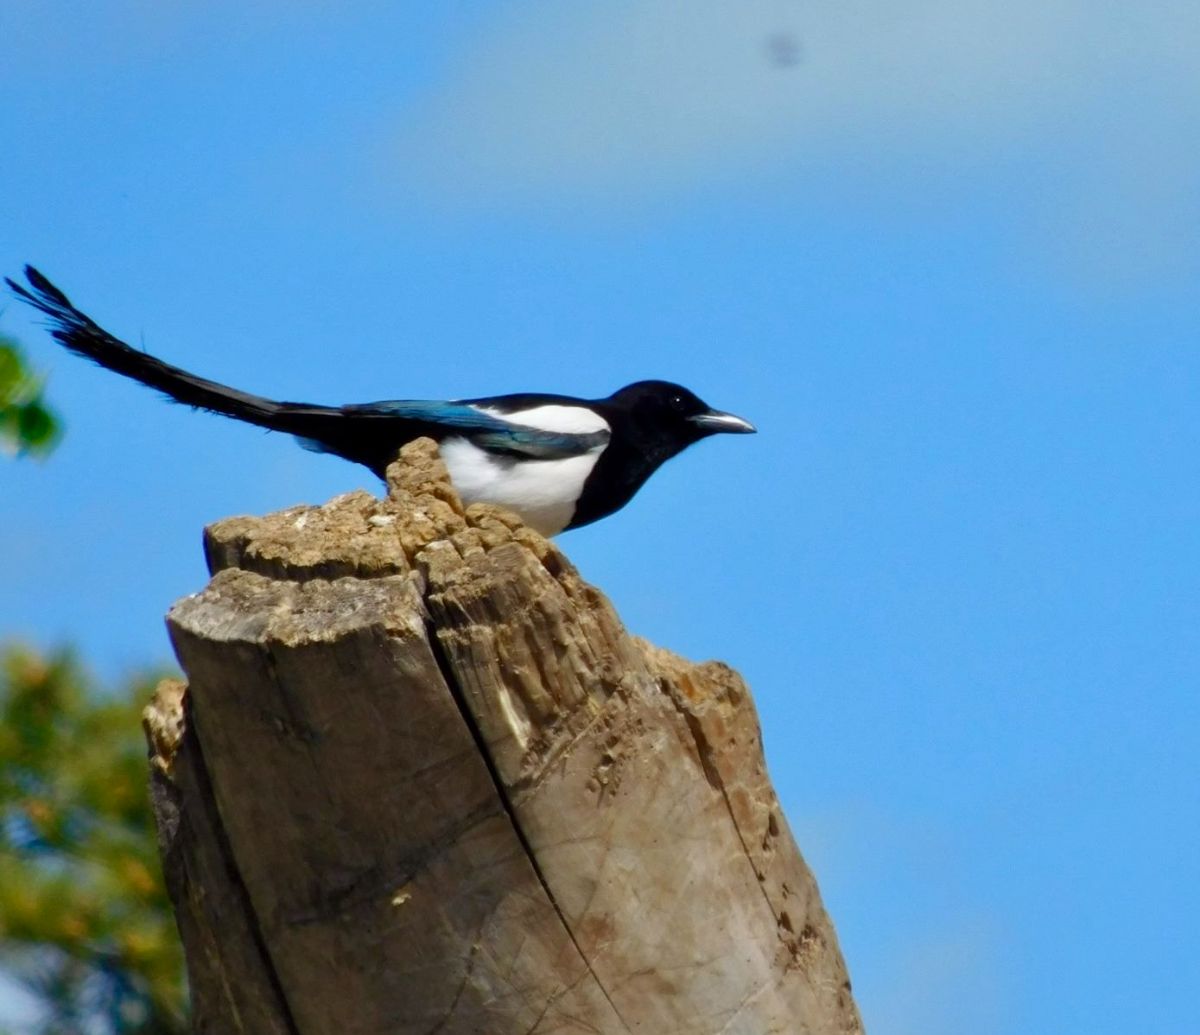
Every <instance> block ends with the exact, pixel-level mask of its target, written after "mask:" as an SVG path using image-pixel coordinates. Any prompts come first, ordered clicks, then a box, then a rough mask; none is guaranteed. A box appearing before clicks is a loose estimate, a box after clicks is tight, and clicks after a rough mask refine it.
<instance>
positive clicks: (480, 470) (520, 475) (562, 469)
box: [440, 425, 607, 536]
mask: <svg viewBox="0 0 1200 1035" xmlns="http://www.w3.org/2000/svg"><path fill="white" fill-rule="evenodd" d="M606 427H607V425H606ZM440 451H441V454H442V460H443V461H444V462H445V464H446V470H447V471H449V472H450V480H451V481H452V482H453V483H454V487H455V489H457V490H458V494H459V496H461V497H462V500H463V502H464V503H495V504H498V505H499V506H501V507H507V508H508V509H509V510H512V511H515V512H516V513H517V514H518V515H520V517H521V520H522V521H524V522H525V523H526V524H527V525H528V526H529V527H530V528H532V529H534V530H535V531H538V532H540V533H541V534H542V535H548V536H549V535H556V534H557V533H559V532H561V531H562V530H563V529H564V528H566V527H567V525H569V524H570V523H571V518H572V517H574V516H575V504H576V502H577V501H578V500H579V495H580V493H582V492H583V483H584V481H586V480H587V476H588V475H589V474H591V473H592V468H593V467H595V466H596V460H597V458H598V457H599V456H600V454H601V453H602V452H603V451H604V446H603V445H600V446H597V447H596V448H595V449H592V450H590V451H589V452H587V453H585V454H583V455H582V456H571V457H567V458H565V459H562V460H522V459H517V458H515V457H510V456H499V455H497V454H495V453H489V452H488V451H487V450H485V449H480V448H479V447H478V446H475V445H472V444H471V443H470V442H469V441H468V440H467V439H465V438H458V437H455V438H447V439H443V440H442V443H441V446H440Z"/></svg>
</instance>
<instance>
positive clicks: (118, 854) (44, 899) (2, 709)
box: [0, 647, 187, 1035]
mask: <svg viewBox="0 0 1200 1035" xmlns="http://www.w3.org/2000/svg"><path fill="white" fill-rule="evenodd" d="M153 685H154V680H150V679H147V680H137V681H136V682H135V683H134V685H133V686H132V687H130V688H128V689H126V690H123V691H121V692H118V693H113V694H102V693H100V692H98V691H97V690H96V688H95V687H93V686H92V685H90V683H89V681H88V679H87V678H86V677H85V676H84V674H83V672H82V671H81V670H80V667H79V666H78V665H77V664H76V663H75V662H74V660H73V659H72V658H71V657H70V655H69V654H67V653H58V654H56V655H54V656H52V657H49V658H44V657H41V656H39V655H38V654H37V653H35V652H33V651H31V650H28V649H25V648H21V647H9V648H7V649H6V650H4V651H3V653H2V654H0V966H2V967H3V969H4V970H5V971H6V972H7V974H8V975H9V976H10V977H13V978H15V979H16V980H17V981H18V982H20V983H21V984H23V985H24V986H25V987H26V988H27V989H28V990H29V991H30V992H31V993H32V994H33V995H34V996H35V998H36V999H37V1000H38V1001H39V1002H40V1004H41V1005H42V1008H43V1014H42V1018H41V1019H40V1021H39V1024H38V1027H37V1028H36V1029H35V1030H36V1031H37V1032H38V1033H39V1035H66V1033H68V1032H70V1033H80V1032H87V1033H93V1032H94V1033H96V1035H117V1033H120V1035H181V1033H183V1032H185V1031H186V1030H187V1024H186V1015H185V989H184V971H183V957H182V953H181V948H180V944H179V937H178V934H177V932H176V929H175V924H174V921H173V919H172V915H171V910H170V904H169V902H168V900H167V896H166V892H165V890H164V888H163V881H162V873H161V870H160V867H159V862H158V858H157V851H156V845H155V836H154V832H153V820H152V817H151V812H150V803H149V797H148V788H147V785H146V751H145V746H144V742H143V740H142V735H141V723H140V712H141V705H140V703H139V702H142V701H144V700H146V699H147V698H148V696H149V694H150V692H151V690H152V688H153Z"/></svg>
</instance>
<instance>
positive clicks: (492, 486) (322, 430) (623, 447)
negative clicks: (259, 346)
mask: <svg viewBox="0 0 1200 1035" xmlns="http://www.w3.org/2000/svg"><path fill="white" fill-rule="evenodd" d="M25 276H26V277H27V278H28V281H29V287H28V288H26V287H24V286H22V285H20V284H17V283H15V282H13V281H12V280H8V281H7V282H8V286H9V287H10V288H11V289H12V291H13V292H14V293H15V294H16V295H17V297H18V298H20V299H22V300H23V301H25V302H28V303H29V304H30V305H32V306H34V307H36V308H37V309H39V310H41V312H43V313H44V314H45V315H46V316H48V317H49V318H50V321H51V325H52V329H51V334H53V336H54V337H55V338H57V339H58V341H60V342H61V343H62V344H63V345H65V346H66V347H67V348H68V349H70V350H71V351H72V352H75V353H78V354H79V355H81V356H86V357H87V358H88V359H91V360H94V361H95V362H97V363H99V364H100V365H101V366H103V367H107V368H108V369H109V370H114V371H116V372H117V373H118V374H124V375H125V376H126V377H131V378H133V379H134V380H135V381H140V382H142V384H144V385H149V386H150V387H151V388H156V389H158V390H159V391H160V392H163V393H165V394H166V395H167V396H169V397H170V398H171V399H174V400H175V401H176V402H181V403H185V404H187V405H188V406H193V407H196V408H198V409H203V410H209V411H211V412H213V413H222V414H225V415H226V416H229V417H235V418H237V419H238V420H243V421H247V422H248V423H250V424H257V425H258V426H260V427H263V428H268V429H269V430H271V431H284V432H287V433H288V434H291V435H294V436H295V437H296V438H297V439H299V440H300V443H301V445H303V446H305V448H307V449H313V450H316V451H317V452H322V453H333V454H336V455H337V456H341V457H345V458H346V459H347V460H353V461H354V462H355V463H360V464H363V465H364V466H366V467H368V468H370V469H371V470H372V471H373V472H374V473H375V474H376V475H378V476H379V477H380V478H383V477H384V472H385V471H386V469H387V466H388V464H389V463H391V462H392V460H394V459H395V458H396V454H397V453H398V452H399V450H400V447H401V446H402V445H404V444H405V443H406V442H410V441H412V440H413V439H416V438H421V437H423V436H427V437H429V438H432V439H435V440H437V442H438V444H439V449H440V451H441V455H442V459H443V460H444V461H445V463H446V469H447V470H448V471H449V473H450V480H451V481H452V482H453V483H454V487H455V488H456V489H457V490H458V493H459V495H460V496H461V497H462V498H463V500H464V502H467V503H496V504H499V505H500V506H503V507H507V508H508V509H510V510H513V511H515V512H516V513H517V514H519V515H520V516H521V518H522V519H523V520H524V521H525V523H526V524H528V525H529V526H530V527H531V528H534V529H536V530H537V531H539V532H541V533H542V534H544V535H555V534H557V533H558V532H562V531H564V530H566V529H568V528H579V527H580V526H581V525H586V524H590V523H591V522H593V521H597V520H599V519H600V518H602V517H607V516H608V515H609V514H612V513H613V512H614V511H616V510H619V509H620V508H621V507H623V506H625V504H626V503H628V502H629V501H630V500H631V499H632V498H633V496H634V494H635V493H636V492H637V491H638V489H640V488H641V487H642V485H643V484H644V483H645V481H646V479H647V478H649V477H650V475H652V474H653V473H654V472H655V471H656V470H657V469H658V468H659V466H661V465H662V464H663V463H664V462H665V461H666V460H669V459H670V458H671V457H673V456H675V455H676V454H677V453H679V452H681V451H682V450H684V449H686V448H687V447H688V446H690V445H691V444H692V443H693V442H698V441H700V439H702V438H707V437H708V436H709V435H715V434H718V433H720V432H734V433H747V432H752V431H754V430H755V429H754V426H753V425H752V424H751V423H750V422H749V421H745V420H743V419H742V418H741V417H735V416H734V415H733V414H731V413H722V412H721V411H719V410H713V409H710V408H709V407H708V406H707V405H706V404H705V403H703V402H702V401H701V400H700V399H699V398H697V397H696V396H695V395H694V394H692V393H691V392H689V391H688V390H687V389H686V388H683V387H681V386H680V385H677V384H672V383H670V382H669V381H638V382H636V383H634V384H631V385H626V386H625V387H624V388H621V389H619V390H618V391H616V392H613V394H612V395H610V396H608V397H607V398H605V399H575V398H572V397H570V396H566V395H546V394H537V393H526V394H519V395H496V396H491V397H487V398H481V399H459V400H454V401H451V402H433V401H424V400H411V399H400V400H389V401H385V402H373V403H360V404H357V405H352V406H314V405H310V404H308V403H292V402H275V401H273V400H271V399H264V398H261V397H259V396H257V395H249V394H247V393H246V392H240V391H238V390H237V389H235V388H228V387H226V386H225V385H220V384H217V383H216V382H214V381H207V380H205V379H204V378H201V377H196V376H195V375H194V374H189V373H188V372H187V371H185V370H180V369H179V368H178V367H173V366H171V365H170V364H168V363H164V362H163V361H162V360H159V359H155V358H154V357H153V356H150V355H148V354H147V353H145V352H140V351H139V350H137V349H134V348H131V347H130V346H129V345H126V344H125V342H123V341H120V340H119V339H117V338H114V337H113V336H112V335H111V334H109V333H108V332H107V331H105V330H104V329H103V328H102V327H100V326H99V325H98V324H96V323H95V322H94V321H93V320H92V319H90V318H89V317H88V316H86V315H84V314H83V313H81V312H80V311H79V310H78V309H76V308H75V306H73V305H72V304H71V302H70V300H69V299H68V298H67V296H66V295H65V294H63V293H62V292H61V291H60V290H59V289H58V288H56V287H55V286H54V285H53V284H52V283H50V281H49V280H47V279H46V278H45V277H44V276H43V275H42V274H41V273H39V272H38V271H37V270H36V269H34V268H33V267H32V266H26V267H25ZM6 280H7V278H6Z"/></svg>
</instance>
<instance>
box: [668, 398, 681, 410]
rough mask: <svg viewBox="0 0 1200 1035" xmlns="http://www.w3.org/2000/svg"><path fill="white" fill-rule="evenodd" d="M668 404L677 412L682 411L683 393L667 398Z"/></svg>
mask: <svg viewBox="0 0 1200 1035" xmlns="http://www.w3.org/2000/svg"><path fill="white" fill-rule="evenodd" d="M667 405H668V406H670V407H671V409H673V410H675V412H676V413H678V412H680V411H682V410H683V407H684V403H683V396H682V395H673V396H671V398H670V399H668V400H667Z"/></svg>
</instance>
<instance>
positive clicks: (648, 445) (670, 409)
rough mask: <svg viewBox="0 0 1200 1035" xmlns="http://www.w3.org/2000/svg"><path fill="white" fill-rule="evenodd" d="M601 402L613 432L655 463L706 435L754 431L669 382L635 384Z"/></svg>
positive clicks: (730, 414) (680, 386) (751, 425)
mask: <svg viewBox="0 0 1200 1035" xmlns="http://www.w3.org/2000/svg"><path fill="white" fill-rule="evenodd" d="M605 402H606V403H607V407H606V408H607V409H608V410H609V412H610V413H611V415H612V418H613V419H614V420H615V423H614V428H613V430H614V432H618V429H619V433H622V434H623V435H624V436H625V437H627V438H628V440H629V441H630V442H632V443H635V444H637V445H638V446H639V447H641V448H643V449H645V450H647V451H648V452H649V453H651V454H652V455H654V457H655V459H657V460H658V461H659V462H661V461H662V460H666V459H667V458H668V457H672V456H674V455H675V454H676V453H678V452H680V451H681V450H683V449H686V448H687V447H688V446H690V445H691V444H692V443H693V442H699V441H700V439H702V438H707V437H708V436H709V435H718V434H721V433H723V432H724V433H733V434H747V433H750V432H753V431H754V430H755V428H754V425H753V424H751V423H750V422H749V421H747V420H743V419H742V418H741V417H735V416H734V415H733V414H732V413H722V412H721V411H720V410H714V409H713V408H712V407H710V406H709V405H708V404H707V403H706V402H704V401H703V400H701V399H700V398H698V397H697V396H696V395H695V394H694V393H692V392H689V391H688V390H687V389H686V388H684V387H683V386H682V385H677V384H672V383H671V382H670V381H638V382H636V383H635V384H631V385H626V386H625V387H624V388H621V389H619V390H618V391H616V392H613V394H612V395H610V396H609V397H608V398H607V399H606V400H605Z"/></svg>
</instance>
